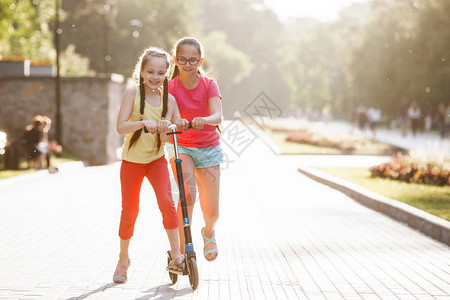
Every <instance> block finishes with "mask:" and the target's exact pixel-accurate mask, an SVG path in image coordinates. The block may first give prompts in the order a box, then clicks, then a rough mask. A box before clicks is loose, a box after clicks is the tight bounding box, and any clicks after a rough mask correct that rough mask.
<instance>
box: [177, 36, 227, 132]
mask: <svg viewBox="0 0 450 300" xmlns="http://www.w3.org/2000/svg"><path fill="white" fill-rule="evenodd" d="M184 45H191V46H194V47H195V48H197V51H198V55H199V56H200V57H199V58H202V57H203V54H204V50H203V47H202V45H201V44H200V42H199V41H198V40H197V39H196V38H194V37H184V38H181V39H180V40H178V42H177V43H176V44H175V46H174V47H173V49H172V55H173V56H175V57H177V56H178V53H179V52H180V48H181V46H184ZM197 70H198V73H199V74H200V75H205V72H204V71H203V69H202V67H199V68H198V69H197ZM178 74H180V71H179V70H178V66H177V65H176V64H174V65H173V71H172V75H171V76H170V78H171V79H174V78H175V77H177V76H178ZM216 128H217V130H218V131H219V132H220V133H221V132H222V130H220V126H216Z"/></svg>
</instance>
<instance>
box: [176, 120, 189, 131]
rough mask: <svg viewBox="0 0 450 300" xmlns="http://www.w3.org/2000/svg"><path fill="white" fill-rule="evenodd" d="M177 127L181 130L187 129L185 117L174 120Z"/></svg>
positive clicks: (187, 122)
mask: <svg viewBox="0 0 450 300" xmlns="http://www.w3.org/2000/svg"><path fill="white" fill-rule="evenodd" d="M176 125H177V128H178V129H181V130H183V131H187V130H188V129H189V121H188V120H186V119H181V120H179V121H177V122H176Z"/></svg>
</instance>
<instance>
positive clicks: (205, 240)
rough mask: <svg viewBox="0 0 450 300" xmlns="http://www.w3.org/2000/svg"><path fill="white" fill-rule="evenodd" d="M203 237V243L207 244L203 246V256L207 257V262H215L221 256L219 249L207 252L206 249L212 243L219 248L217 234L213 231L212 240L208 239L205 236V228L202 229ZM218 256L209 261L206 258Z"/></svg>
mask: <svg viewBox="0 0 450 300" xmlns="http://www.w3.org/2000/svg"><path fill="white" fill-rule="evenodd" d="M202 237H203V242H204V243H205V245H204V246H203V256H204V257H205V259H206V260H207V261H214V260H215V259H216V258H217V256H218V255H219V249H217V248H215V249H211V250H205V247H206V246H207V245H208V244H209V243H212V244H214V245H216V246H217V242H216V232H215V231H214V230H213V233H212V236H211V237H210V238H207V237H206V236H205V227H203V228H202ZM214 253H215V254H216V256H214V258H211V259H207V258H206V256H207V255H208V254H214Z"/></svg>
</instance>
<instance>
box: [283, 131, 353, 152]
mask: <svg viewBox="0 0 450 300" xmlns="http://www.w3.org/2000/svg"><path fill="white" fill-rule="evenodd" d="M286 140H287V141H289V142H297V143H306V144H310V145H314V146H320V147H332V148H336V149H339V150H343V151H345V152H353V151H355V150H356V147H355V145H354V144H353V143H352V142H350V141H345V140H337V141H333V140H330V139H328V138H326V137H324V136H321V135H319V134H316V133H312V132H310V131H308V130H306V129H300V130H296V131H292V132H290V133H288V135H287V137H286Z"/></svg>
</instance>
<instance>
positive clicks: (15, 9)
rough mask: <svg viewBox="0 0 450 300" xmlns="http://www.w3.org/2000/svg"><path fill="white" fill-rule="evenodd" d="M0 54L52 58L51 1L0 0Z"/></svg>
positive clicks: (28, 57) (38, 58) (52, 8)
mask: <svg viewBox="0 0 450 300" xmlns="http://www.w3.org/2000/svg"><path fill="white" fill-rule="evenodd" d="M0 15H1V16H2V17H1V19H0V53H1V54H2V55H3V56H17V55H23V56H24V57H25V58H27V59H30V60H51V59H53V58H54V51H53V39H52V38H53V34H52V32H51V28H52V27H51V26H50V24H51V22H52V20H53V16H54V6H53V1H51V0H40V1H23V0H0Z"/></svg>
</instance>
